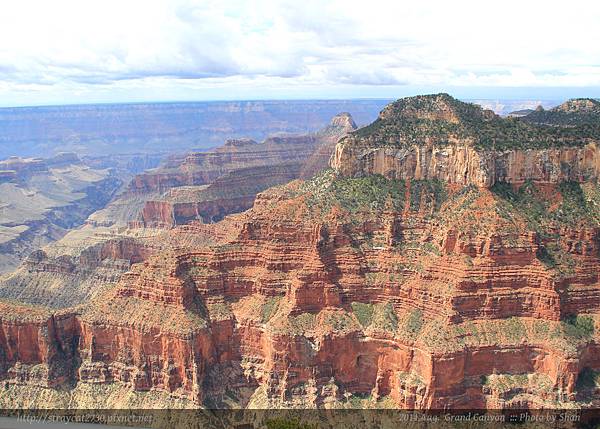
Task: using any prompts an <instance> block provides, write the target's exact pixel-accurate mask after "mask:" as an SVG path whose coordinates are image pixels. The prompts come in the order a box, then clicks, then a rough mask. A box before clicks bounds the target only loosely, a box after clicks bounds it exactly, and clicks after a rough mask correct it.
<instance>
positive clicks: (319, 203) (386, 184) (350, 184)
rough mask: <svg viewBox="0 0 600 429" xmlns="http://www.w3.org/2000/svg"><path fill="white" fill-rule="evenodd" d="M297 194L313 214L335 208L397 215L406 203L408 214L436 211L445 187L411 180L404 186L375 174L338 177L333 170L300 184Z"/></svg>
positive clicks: (442, 197) (435, 181)
mask: <svg viewBox="0 0 600 429" xmlns="http://www.w3.org/2000/svg"><path fill="white" fill-rule="evenodd" d="M299 193H302V194H305V195H306V198H307V199H306V203H307V205H308V207H309V208H311V209H313V210H317V209H319V210H320V211H321V212H322V213H328V212H329V211H330V210H331V208H332V207H334V206H336V207H339V208H341V209H343V210H347V211H348V212H350V213H351V214H356V213H359V212H365V213H371V214H374V213H375V214H376V213H380V212H382V211H383V210H386V209H389V210H395V211H401V210H404V209H405V205H406V204H407V203H408V204H410V210H412V211H418V210H421V209H423V208H429V209H431V210H432V211H436V210H439V208H440V206H441V205H442V203H443V202H444V200H445V198H446V190H445V185H444V183H443V182H442V181H439V180H412V181H410V184H408V183H407V182H406V181H405V180H396V179H387V178H385V177H383V176H381V175H378V174H375V175H369V176H365V177H339V176H337V175H336V173H335V172H334V171H333V170H325V171H323V172H322V173H319V174H318V175H316V176H315V177H313V178H312V179H310V180H308V181H307V182H305V183H303V184H302V186H301V188H300V189H299ZM407 197H409V198H410V200H409V201H406V199H407Z"/></svg>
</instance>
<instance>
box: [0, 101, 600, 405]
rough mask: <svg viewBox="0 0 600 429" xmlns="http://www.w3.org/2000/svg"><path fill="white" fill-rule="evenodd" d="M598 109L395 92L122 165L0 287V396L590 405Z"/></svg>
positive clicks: (597, 260) (597, 363)
mask: <svg viewBox="0 0 600 429" xmlns="http://www.w3.org/2000/svg"><path fill="white" fill-rule="evenodd" d="M596 103H597V102H596V101H594V100H573V101H570V102H567V103H566V104H565V105H561V106H559V107H556V108H554V109H552V110H549V111H547V112H550V113H549V114H545V115H543V118H541V119H540V118H535V117H530V118H528V116H529V115H525V116H522V117H511V118H501V117H499V116H497V115H495V114H494V113H493V112H491V111H487V110H484V109H482V108H480V107H478V106H475V105H471V104H468V103H463V102H460V101H458V100H455V99H453V98H452V97H450V96H448V95H446V94H437V95H429V96H418V97H410V98H405V99H401V100H399V101H397V102H394V103H392V104H390V105H388V106H387V107H386V108H385V109H384V110H383V111H382V112H381V113H380V115H379V118H378V119H377V120H376V121H375V122H374V123H373V124H371V125H369V126H366V127H363V128H359V129H357V130H354V128H355V125H354V123H353V121H352V119H351V117H350V116H347V115H341V116H337V117H336V118H334V120H333V122H332V123H331V125H330V127H329V128H327V129H326V130H324V131H321V132H320V133H315V134H310V135H308V136H303V137H297V136H296V137H274V138H268V139H266V140H265V141H264V142H263V143H256V142H254V141H252V140H247V139H243V140H240V139H237V140H230V141H229V142H227V143H226V144H225V145H224V146H223V147H220V148H218V149H215V150H213V151H210V152H199V153H193V154H189V155H187V156H184V157H176V158H173V159H171V160H170V161H168V162H167V163H166V164H165V165H163V166H162V167H160V168H158V169H156V170H153V171H150V172H148V173H142V174H141V175H138V176H137V177H136V178H134V179H133V180H132V182H131V184H130V185H129V187H128V188H127V190H126V192H125V194H124V195H125V197H123V198H129V199H130V200H122V201H121V203H118V200H115V202H114V205H113V206H112V207H111V206H110V205H109V206H108V207H107V208H106V209H104V212H102V211H101V213H96V214H94V215H92V216H91V217H90V218H89V219H88V222H87V224H86V225H85V226H84V227H83V228H80V229H79V230H74V231H71V232H70V233H69V234H67V236H66V237H65V238H67V240H65V239H63V240H62V241H59V242H57V243H56V244H54V245H51V246H48V247H46V248H44V249H42V250H40V251H37V252H34V253H32V254H31V255H30V256H29V257H28V258H27V260H26V261H25V262H24V263H23V264H22V265H21V266H20V267H19V269H18V270H17V271H15V272H14V273H12V274H11V275H10V276H8V277H6V278H5V279H3V281H2V283H1V284H0V295H1V296H2V297H3V300H2V301H0V306H1V311H0V380H1V381H2V383H1V384H0V391H1V392H2V395H0V406H2V407H5V408H21V407H25V408H35V407H55V408H60V407H65V406H69V407H80V408H95V407H96V408H102V407H109V408H110V407H115V408H120V407H123V408H127V407H138V408H144V407H147V408H160V407H165V408H167V407H183V408H202V407H206V408H329V409H344V408H407V409H473V408H489V409H511V408H521V409H522V408H530V409H540V408H545V409H547V408H551V409H552V408H591V407H597V406H598V404H599V403H600V402H599V401H600V378H599V377H600V360H599V359H598V356H599V354H598V351H599V350H600V333H599V330H598V329H597V326H598V321H600V279H599V278H598V270H599V268H600V255H599V250H600V242H599V239H598V237H599V232H600V225H599V222H600V186H599V185H598V182H597V179H598V154H597V146H598V144H600V133H599V132H598V127H597V125H598V124H600V122H599V119H600V117H598V116H597V115H596V113H595V110H594V109H595V108H596V105H597V104H596ZM538 113H539V112H538ZM534 114H536V111H534V112H531V113H530V115H534ZM565 115H567V116H565ZM538 116H539V115H538ZM331 127H333V128H331ZM293 147H297V148H298V150H292V149H291V148H293ZM277 148H284V149H285V150H282V151H278V150H277ZM263 149H268V150H266V152H264V151H263ZM264 153H269V154H270V155H269V156H268V157H267V156H265V155H264ZM330 157H331V161H330V168H324V167H325V163H326V160H327V159H328V158H330ZM236 190H240V191H239V192H238V193H237V194H236ZM220 195H221V196H224V197H226V199H227V204H225V203H224V202H222V201H221V202H220V203H219V204H220V205H219V207H220V208H219V210H213V209H211V208H210V207H209V205H207V202H209V201H213V202H214V201H218V198H217V197H219V196H220ZM209 197H210V198H209ZM211 198H213V199H212V200H211ZM133 200H135V201H137V202H136V203H135V210H133V209H131V207H129V206H128V204H131V203H130V202H127V201H133ZM119 204H121V206H119ZM216 206H217V205H213V207H216ZM116 213H121V215H120V217H119V216H117V215H116ZM111 217H112V218H113V219H116V218H117V217H119V219H120V220H119V221H118V222H116V221H114V220H113V221H110V219H109V218H111ZM109 230H110V231H112V232H111V233H110V234H109V233H108V231H109ZM90 231H93V234H91V233H90ZM91 237H94V238H93V239H92V238H91ZM74 243H79V244H77V245H75V244H74ZM82 243H85V246H83V244H82ZM69 246H70V247H69ZM66 248H69V249H70V250H69V251H68V255H67V256H65V252H66V250H65V249H66ZM75 249H77V250H75ZM52 282H57V283H60V285H59V286H56V285H55V287H48V285H49V284H53V283H52ZM61 282H62V283H61ZM32 285H34V286H32ZM35 285H37V286H35ZM27 287H29V289H27ZM23 291H26V292H27V291H29V292H27V293H24V292H23Z"/></svg>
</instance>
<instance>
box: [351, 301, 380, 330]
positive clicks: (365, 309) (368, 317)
mask: <svg viewBox="0 0 600 429" xmlns="http://www.w3.org/2000/svg"><path fill="white" fill-rule="evenodd" d="M351 307H352V312H353V313H354V315H355V316H356V318H357V319H358V323H360V324H361V326H362V327H363V328H366V327H367V326H369V325H370V324H371V322H372V321H373V312H374V310H375V309H374V307H373V304H364V303H362V302H353V303H352V304H351Z"/></svg>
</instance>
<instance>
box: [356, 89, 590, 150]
mask: <svg viewBox="0 0 600 429" xmlns="http://www.w3.org/2000/svg"><path fill="white" fill-rule="evenodd" d="M535 113H536V112H534V113H532V115H533V114H535ZM551 115H554V116H557V117H559V116H561V115H563V116H565V115H566V116H568V117H569V118H570V119H569V120H568V121H566V120H565V121H562V122H561V121H554V122H552V121H549V122H547V121H540V122H537V121H534V120H531V118H530V117H529V116H527V117H525V118H528V119H525V118H514V117H510V118H502V117H500V116H497V115H495V114H494V113H493V112H491V111H486V110H483V109H482V108H481V107H480V106H477V105H475V104H471V103H464V102H461V101H458V100H456V99H454V98H453V97H451V96H450V95H448V94H437V95H424V96H417V97H409V98H403V99H400V100H398V101H396V102H394V103H392V104H390V105H389V106H388V107H387V108H386V109H385V110H384V111H383V112H382V115H380V117H379V118H378V119H377V120H376V121H375V122H373V123H372V124H370V125H368V126H366V127H364V128H361V129H359V130H357V131H355V132H354V133H352V136H351V137H349V138H350V139H353V140H358V141H359V142H360V141H361V140H363V139H368V140H369V141H371V143H376V144H378V145H380V146H390V147H397V148H403V147H409V146H412V145H423V144H424V143H425V142H426V141H430V142H432V143H433V144H435V145H446V144H448V143H451V142H452V141H453V140H462V141H465V142H470V144H472V145H473V146H474V147H476V148H478V149H480V150H511V149H545V148H553V147H561V146H582V145H585V144H586V143H588V141H589V140H591V139H592V140H600V112H599V113H594V112H587V113H584V112H581V113H580V112H569V113H564V114H561V113H551ZM357 137H358V139H356V138H357ZM359 144H360V143H359Z"/></svg>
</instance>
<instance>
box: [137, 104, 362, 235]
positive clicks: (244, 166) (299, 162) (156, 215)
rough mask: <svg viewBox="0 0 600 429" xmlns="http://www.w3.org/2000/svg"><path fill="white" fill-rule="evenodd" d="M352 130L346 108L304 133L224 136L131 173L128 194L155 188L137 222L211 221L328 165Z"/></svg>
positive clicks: (160, 223) (234, 211)
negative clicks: (215, 144)
mask: <svg viewBox="0 0 600 429" xmlns="http://www.w3.org/2000/svg"><path fill="white" fill-rule="evenodd" d="M355 129H356V124H355V123H354V121H353V119H352V117H351V116H350V114H348V113H342V114H339V115H336V116H335V117H334V118H333V119H332V120H331V123H330V124H329V126H327V127H326V128H324V129H323V130H321V131H319V132H317V133H314V134H309V135H304V136H288V137H270V138H268V139H267V140H265V141H264V142H262V143H260V144H259V143H256V142H255V141H254V140H251V139H234V140H228V141H227V142H226V143H225V144H224V145H223V146H221V147H219V148H217V149H215V150H214V151H211V152H199V153H192V154H189V155H187V156H186V157H185V158H183V159H178V158H173V159H172V160H171V161H170V162H169V163H167V164H166V165H165V166H164V168H162V169H157V170H154V171H149V172H146V173H144V174H141V175H138V176H136V177H135V178H134V180H133V181H132V182H131V184H130V186H129V194H130V195H132V196H135V195H139V194H142V195H144V194H148V193H155V194H156V193H158V194H160V195H161V196H160V197H159V198H157V199H151V198H149V199H148V201H147V202H146V204H145V205H144V207H143V209H142V211H141V224H142V225H144V226H153V227H157V226H158V227H172V226H175V225H181V224H184V223H189V222H191V221H194V220H198V221H202V222H204V223H210V222H215V221H219V220H221V219H222V218H223V217H224V216H225V215H227V214H231V213H239V212H242V211H244V210H247V209H249V208H250V207H252V204H253V203H254V198H255V197H256V194H258V193H259V192H261V191H264V190H265V189H267V188H270V187H272V186H277V185H281V184H284V183H288V182H290V181H292V180H294V179H296V178H298V177H311V176H313V175H314V174H316V173H317V172H319V171H321V170H323V169H325V168H327V166H328V162H329V159H330V158H331V155H332V153H333V151H334V149H335V144H336V142H337V141H338V140H339V138H340V137H342V136H344V135H346V134H347V133H348V132H350V131H353V130H355Z"/></svg>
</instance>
